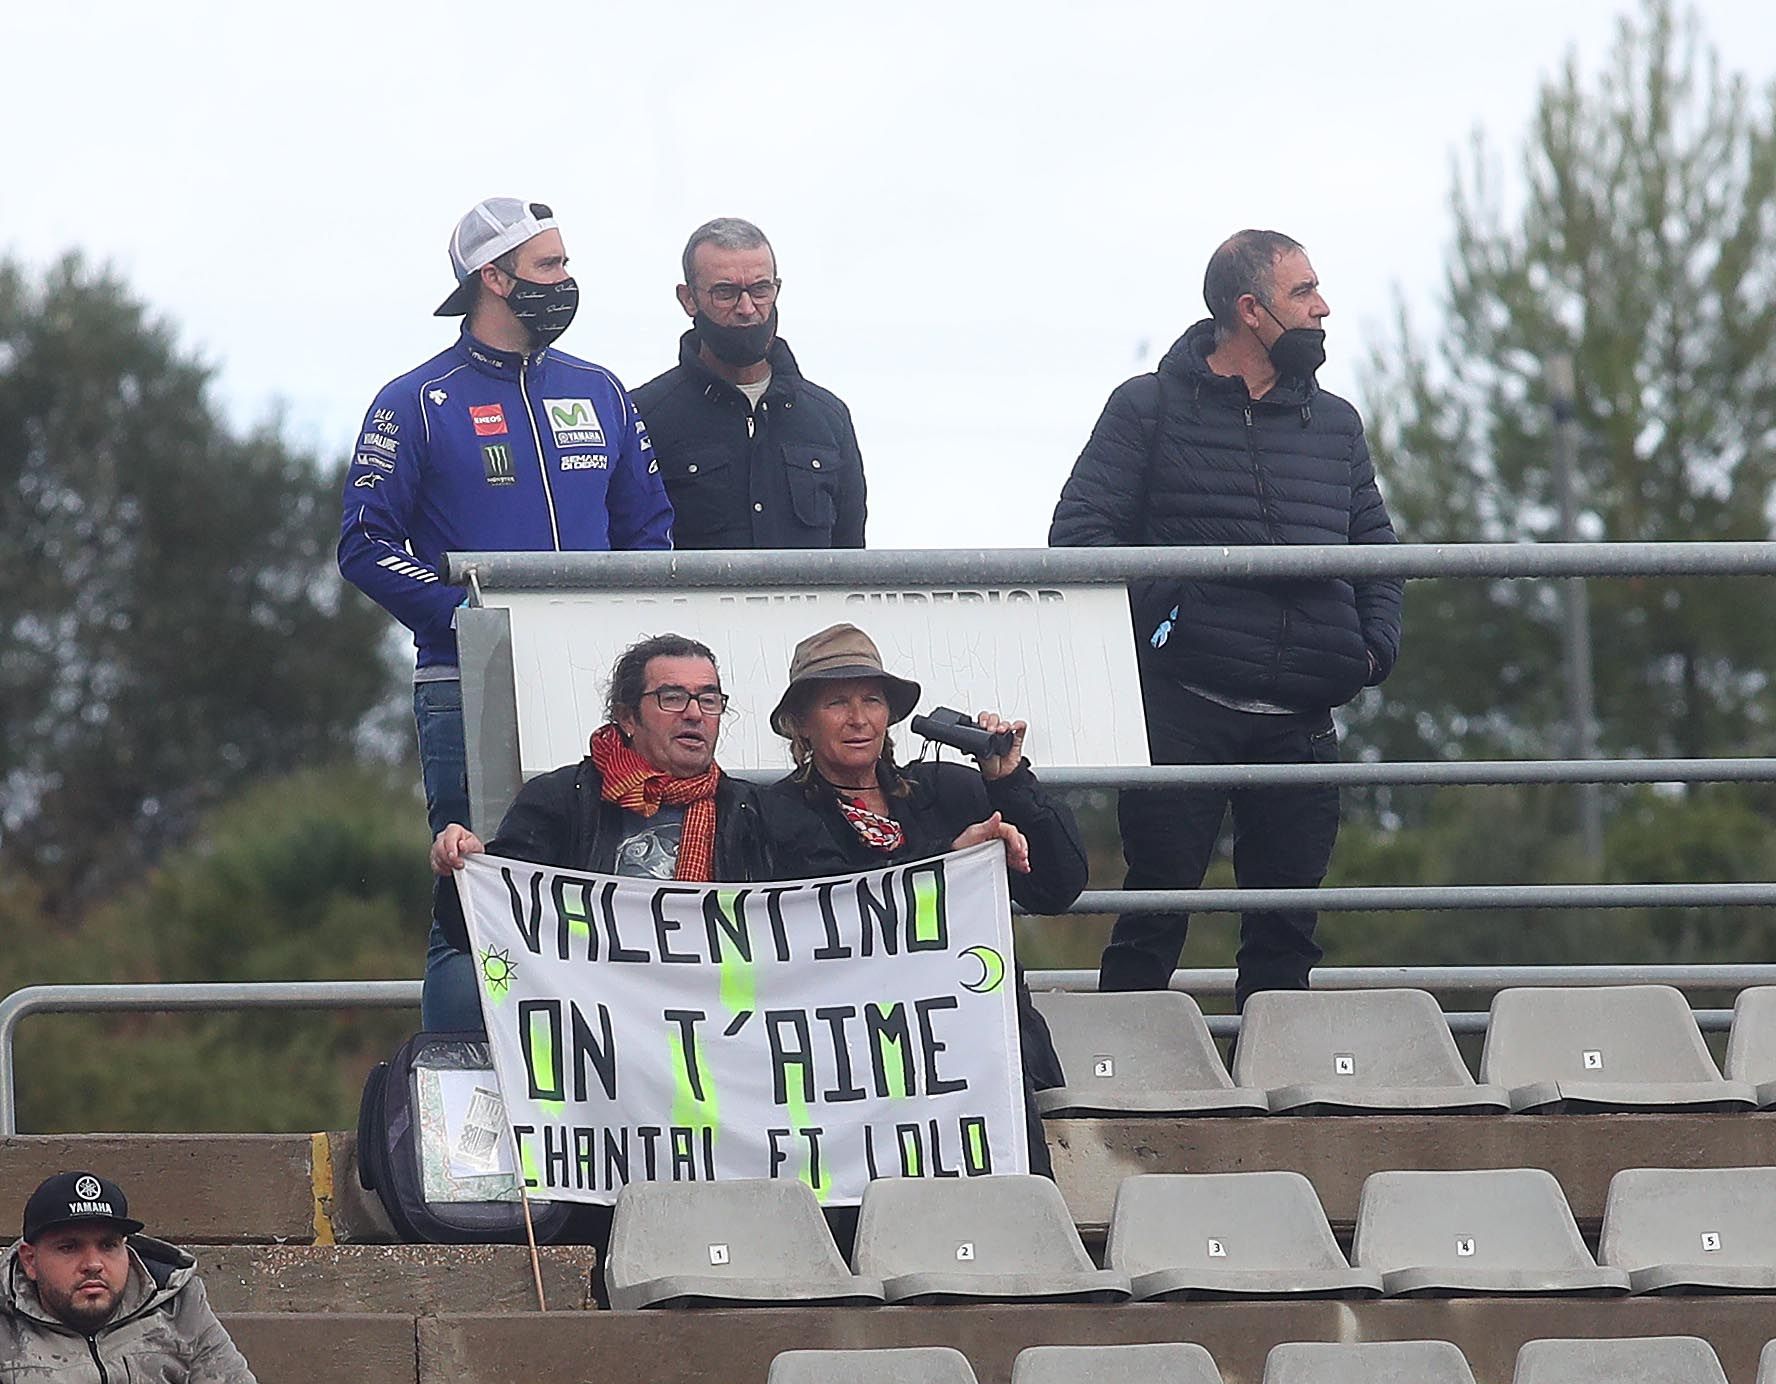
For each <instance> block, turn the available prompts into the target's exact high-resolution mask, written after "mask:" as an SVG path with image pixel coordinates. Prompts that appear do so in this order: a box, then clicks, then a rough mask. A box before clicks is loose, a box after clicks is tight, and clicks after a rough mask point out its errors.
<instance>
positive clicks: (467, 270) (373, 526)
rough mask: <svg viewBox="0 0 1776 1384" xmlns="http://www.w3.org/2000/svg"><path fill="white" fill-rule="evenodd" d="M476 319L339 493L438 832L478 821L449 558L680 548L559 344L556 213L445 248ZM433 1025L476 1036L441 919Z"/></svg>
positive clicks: (606, 384)
mask: <svg viewBox="0 0 1776 1384" xmlns="http://www.w3.org/2000/svg"><path fill="white" fill-rule="evenodd" d="M450 264H451V268H452V269H453V270H454V271H455V274H456V280H457V286H456V289H455V291H453V292H452V293H451V295H450V296H449V297H448V298H446V299H445V300H444V303H443V305H442V306H441V307H439V308H438V310H437V315H438V316H440V317H455V316H466V318H467V321H466V322H465V323H464V325H463V331H462V334H461V335H460V336H459V337H458V338H457V340H456V342H455V344H454V345H452V346H451V347H450V348H449V349H448V350H446V351H443V352H441V353H440V354H438V355H436V356H434V357H432V359H430V360H428V361H427V362H425V364H423V365H421V366H419V367H418V368H417V369H414V370H409V371H408V372H407V373H406V374H405V375H402V376H401V377H400V378H399V379H397V380H393V381H391V382H390V383H389V384H387V385H385V386H384V387H383V388H382V390H381V391H380V392H379V393H378V394H377V396H376V399H375V402H374V403H372V404H371V406H370V412H369V414H368V415H367V416H366V417H365V419H364V426H363V429H362V430H361V432H360V433H359V435H358V439H357V446H356V448H355V449H354V455H353V457H352V464H351V469H350V471H349V472H348V473H347V475H346V480H345V512H344V518H343V521H342V523H341V525H340V535H339V570H340V571H341V572H343V573H344V574H345V575H346V577H347V578H348V579H349V580H350V581H351V582H352V583H353V584H354V585H356V586H357V587H358V588H359V589H360V590H362V591H363V592H364V593H365V594H366V595H368V596H369V597H370V598H371V599H372V600H374V601H376V602H377V603H378V604H379V605H381V606H383V607H384V608H385V609H386V610H387V611H388V612H389V613H390V614H391V615H393V616H394V617H395V618H396V619H397V620H399V621H401V623H402V624H404V625H406V626H407V627H408V628H409V629H411V630H412V631H413V642H414V645H415V646H416V648H417V649H418V651H419V657H418V667H417V670H416V672H415V673H414V692H413V705H414V716H415V719H416V721H417V724H418V730H419V755H420V765H421V770H422V772H423V774H424V777H425V789H426V809H427V813H428V816H429V817H430V819H431V827H432V833H433V835H434V836H435V835H436V834H437V833H438V832H440V831H442V830H443V829H444V827H445V826H446V825H448V824H449V823H451V822H468V820H469V800H468V775H467V763H466V761H467V755H466V752H465V750H464V746H463V722H462V689H461V682H460V680H459V676H458V672H457V654H456V632H455V628H454V617H455V613H456V608H457V607H458V606H459V605H460V604H462V602H463V599H464V597H463V592H462V590H461V588H459V587H455V586H450V585H448V584H446V583H445V582H444V580H443V571H442V562H443V556H444V554H445V553H447V552H452V551H454V552H474V551H482V552H496V551H512V550H542V551H546V552H547V551H554V552H565V551H607V550H611V549H635V548H670V547H671V546H672V506H671V504H670V503H669V502H668V500H667V498H666V491H665V487H664V486H663V485H662V484H661V483H660V476H659V468H658V466H657V465H656V464H655V462H654V456H653V451H652V449H651V447H650V446H649V443H648V437H647V431H646V429H645V428H644V427H643V426H642V422H641V417H640V415H639V414H638V413H637V412H636V411H635V405H634V404H633V403H631V402H630V399H629V396H628V394H627V393H626V392H625V391H624V389H623V386H622V384H621V383H620V382H619V381H618V380H617V378H616V377H615V376H614V375H612V374H611V373H610V372H609V371H608V370H605V369H604V368H602V367H601V366H597V365H592V364H589V363H588V362H586V361H583V360H579V359H576V358H575V357H573V356H570V355H567V354H566V353H564V352H561V351H558V350H556V349H555V347H554V341H555V339H556V337H558V336H559V335H560V334H561V332H562V331H563V330H565V329H566V327H567V325H568V323H569V322H571V321H572V320H573V316H574V311H575V309H576V308H577V306H578V304H579V289H578V286H577V285H576V284H575V283H574V281H573V279H571V278H570V277H569V276H568V272H567V252H566V250H565V248H564V247H563V245H562V240H561V232H560V231H559V230H558V229H557V228H556V224H555V216H554V213H553V212H551V211H550V210H549V208H548V207H546V206H544V205H543V204H541V203H540V202H525V201H522V200H520V199H518V198H514V197H490V198H488V199H487V200H486V201H484V202H480V203H478V204H477V205H476V206H475V207H473V208H472V209H471V210H470V211H469V213H468V215H466V216H464V217H463V219H462V220H461V221H460V222H459V223H458V224H457V227H456V231H455V233H454V234H453V235H452V236H451V238H450ZM421 1015H422V1019H423V1022H424V1024H425V1027H426V1028H427V1029H429V1030H432V1031H440V1030H460V1029H473V1028H479V1027H480V1026H481V1012H480V1003H479V1000H478V999H477V996H476V991H475V983H474V977H473V975H472V973H471V970H470V966H469V963H468V956H467V954H466V953H464V952H459V951H456V950H455V949H454V948H452V947H451V946H450V945H449V943H448V942H447V941H446V940H445V939H444V936H443V934H442V932H441V930H440V929H439V927H438V925H437V922H436V920H434V922H433V925H432V934H431V939H430V943H429V945H428V948H427V952H426V983H425V996H424V1000H423V1003H422V1009H421Z"/></svg>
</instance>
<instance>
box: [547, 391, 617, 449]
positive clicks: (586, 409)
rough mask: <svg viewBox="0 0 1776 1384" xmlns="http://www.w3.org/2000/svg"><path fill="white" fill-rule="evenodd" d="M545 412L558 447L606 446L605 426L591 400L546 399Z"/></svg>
mask: <svg viewBox="0 0 1776 1384" xmlns="http://www.w3.org/2000/svg"><path fill="white" fill-rule="evenodd" d="M543 412H544V413H546V414H547V415H548V418H549V430H550V431H551V432H553V433H554V434H555V445H556V446H557V447H602V446H604V425H603V424H602V423H600V422H599V421H598V410H597V409H595V408H593V407H592V401H591V400H590V399H544V400H543Z"/></svg>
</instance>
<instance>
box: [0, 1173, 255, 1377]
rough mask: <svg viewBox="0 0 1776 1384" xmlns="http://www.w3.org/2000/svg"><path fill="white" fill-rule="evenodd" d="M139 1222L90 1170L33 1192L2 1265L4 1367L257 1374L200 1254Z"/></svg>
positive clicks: (29, 1373)
mask: <svg viewBox="0 0 1776 1384" xmlns="http://www.w3.org/2000/svg"><path fill="white" fill-rule="evenodd" d="M141 1229H142V1222H140V1221H138V1220H134V1219H132V1218H131V1216H130V1213H129V1200H128V1199H127V1198H126V1197H125V1196H124V1194H123V1188H121V1187H119V1186H118V1185H117V1184H116V1183H115V1182H113V1181H111V1180H110V1179H109V1178H105V1177H100V1176H99V1175H98V1174H97V1173H90V1172H68V1173H57V1174H56V1175H55V1176H54V1177H51V1178H49V1179H47V1180H46V1181H44V1182H43V1184H42V1185H41V1186H39V1187H38V1188H37V1190H36V1191H35V1192H33V1193H31V1199H30V1200H29V1201H27V1202H26V1203H25V1223H24V1234H23V1237H22V1238H21V1239H20V1240H19V1242H18V1243H17V1244H15V1245H14V1246H13V1247H12V1248H11V1250H9V1251H8V1252H7V1255H6V1259H5V1262H4V1271H3V1273H0V1376H4V1377H5V1378H7V1379H12V1378H14V1377H18V1378H30V1379H42V1380H45V1381H50V1380H55V1381H69V1384H73V1381H80V1382H81V1384H87V1382H88V1381H103V1380H121V1379H153V1380H164V1381H168V1384H256V1381H255V1380H254V1378H253V1372H252V1370H250V1369H249V1368H247V1362H246V1361H245V1360H244V1359H243V1358H242V1357H241V1353H240V1352H239V1351H238V1350H236V1349H235V1347H234V1342H233V1341H231V1340H230V1339H229V1338H228V1333H227V1332H226V1331H224V1330H223V1329H222V1323H221V1322H219V1321H217V1320H216V1314H215V1313H214V1312H212V1311H211V1310H210V1304H209V1300H208V1298H207V1297H206V1296H205V1294H204V1287H203V1283H202V1281H201V1280H200V1279H199V1278H198V1277H197V1261H196V1260H195V1259H193V1258H192V1257H191V1256H190V1255H189V1254H187V1253H185V1251H183V1250H180V1249H175V1248H173V1246H171V1245H169V1244H165V1243H163V1242H162V1241H159V1240H154V1239H150V1238H149V1237H148V1236H146V1235H142V1234H140V1233H139V1232H140V1231H141Z"/></svg>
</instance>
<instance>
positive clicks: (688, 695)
mask: <svg viewBox="0 0 1776 1384" xmlns="http://www.w3.org/2000/svg"><path fill="white" fill-rule="evenodd" d="M641 695H642V696H644V697H652V698H653V699H654V700H655V701H656V702H658V703H659V704H660V710H661V711H665V712H669V713H671V714H673V715H676V714H677V713H679V712H681V711H683V710H684V709H685V708H686V707H687V706H689V705H690V704H691V703H692V702H693V701H695V702H696V703H697V709H698V710H699V711H701V712H702V713H703V714H704V715H705V716H720V715H721V714H722V712H724V711H726V710H727V709H728V694H727V693H726V692H693V691H691V689H690V688H688V687H655V688H651V689H649V690H648V691H646V692H643V693H642V694H641Z"/></svg>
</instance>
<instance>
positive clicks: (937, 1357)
mask: <svg viewBox="0 0 1776 1384" xmlns="http://www.w3.org/2000/svg"><path fill="white" fill-rule="evenodd" d="M1512 1380H1513V1384H1655V1382H1656V1384H1727V1376H1726V1374H1725V1372H1724V1371H1722V1369H1721V1364H1720V1358H1719V1357H1718V1356H1716V1355H1715V1353H1714V1348H1713V1347H1712V1346H1710V1345H1709V1344H1708V1342H1707V1341H1704V1340H1701V1339H1699V1338H1698V1337H1695V1336H1641V1337H1632V1338H1628V1339H1623V1340H1549V1341H1527V1342H1525V1343H1524V1345H1523V1346H1522V1347H1521V1348H1520V1349H1519V1350H1518V1352H1517V1368H1516V1371H1515V1373H1514V1374H1513V1375H1512ZM768 1384H975V1376H974V1370H973V1368H972V1367H971V1366H970V1365H969V1363H968V1357H967V1356H965V1355H963V1354H962V1352H961V1351H959V1350H951V1349H949V1348H948V1347H944V1346H922V1347H915V1348H912V1349H904V1350H789V1351H784V1352H783V1353H782V1354H780V1355H778V1356H777V1358H776V1359H775V1360H773V1361H772V1362H771V1374H770V1379H769V1381H768ZM1011 1384H1221V1372H1220V1370H1218V1369H1217V1368H1216V1367H1215V1362H1214V1360H1213V1359H1212V1358H1211V1357H1210V1355H1209V1353H1208V1351H1206V1350H1204V1349H1203V1348H1202V1347H1201V1346H1198V1345H1185V1344H1182V1343H1165V1344H1160V1345H1137V1346H1031V1347H1030V1348H1029V1349H1027V1350H1023V1351H1020V1352H1018V1357H1017V1360H1016V1362H1015V1363H1014V1364H1013V1366H1012V1371H1011ZM1264 1384H1474V1372H1473V1371H1472V1370H1471V1369H1469V1368H1468V1362H1467V1359H1466V1357H1465V1356H1463V1355H1462V1353H1461V1351H1460V1350H1458V1349H1457V1348H1456V1347H1455V1346H1454V1345H1452V1344H1450V1343H1449V1342H1448V1341H1378V1342H1372V1343H1345V1342H1338V1343H1322V1342H1317V1341H1312V1342H1308V1341H1303V1342H1291V1343H1288V1344H1284V1345H1279V1346H1274V1347H1272V1349H1271V1352H1270V1355H1269V1357H1268V1358H1267V1359H1266V1360H1265V1362H1264ZM1758 1384H1776V1341H1771V1342H1770V1343H1769V1344H1768V1345H1767V1346H1765V1347H1764V1352H1763V1357H1762V1359H1761V1361H1760V1363H1759V1366H1758Z"/></svg>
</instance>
